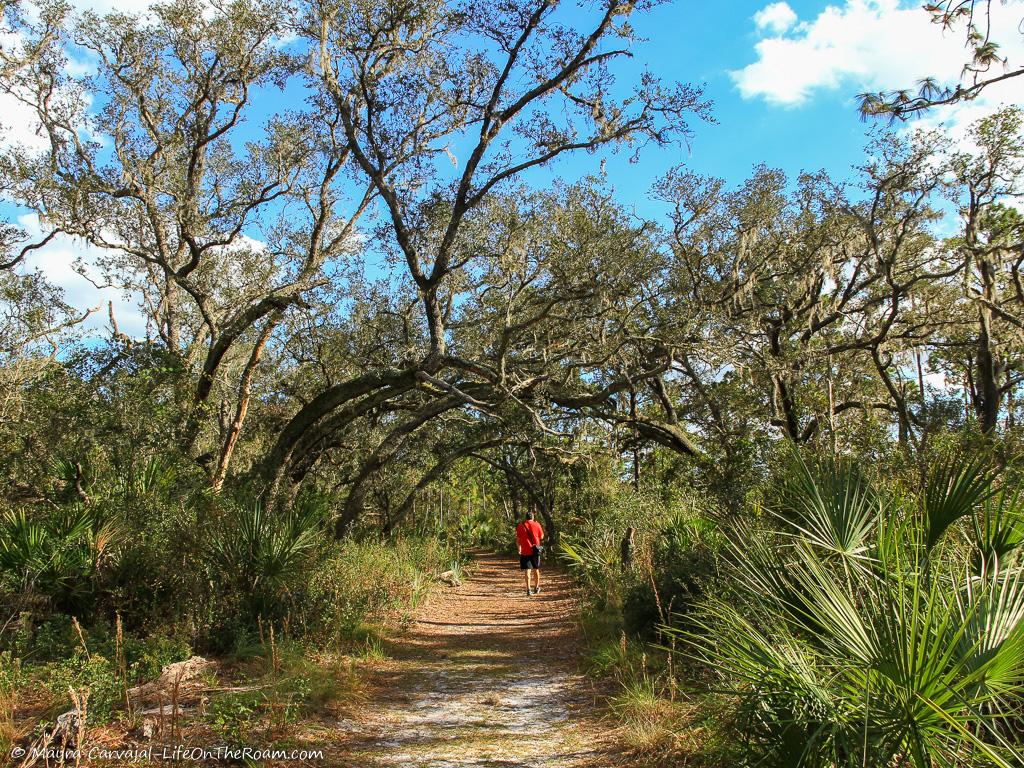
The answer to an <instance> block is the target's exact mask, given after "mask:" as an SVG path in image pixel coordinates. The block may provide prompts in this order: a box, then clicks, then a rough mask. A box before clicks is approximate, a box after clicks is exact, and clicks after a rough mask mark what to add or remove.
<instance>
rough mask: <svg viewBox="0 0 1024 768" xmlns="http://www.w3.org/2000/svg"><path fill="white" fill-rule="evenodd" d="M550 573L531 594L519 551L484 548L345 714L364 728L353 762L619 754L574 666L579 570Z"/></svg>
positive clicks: (561, 763)
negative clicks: (368, 696)
mask: <svg viewBox="0 0 1024 768" xmlns="http://www.w3.org/2000/svg"><path fill="white" fill-rule="evenodd" d="M542 579H543V580H542V584H541V586H542V589H541V593H540V594H539V595H534V596H530V597H527V596H526V594H525V586H524V584H523V577H522V572H521V571H520V570H519V567H518V560H517V559H515V558H513V557H503V556H500V555H496V554H480V555H478V556H477V559H476V563H475V565H474V568H473V570H472V573H471V575H470V577H469V579H468V580H467V581H466V583H464V584H463V585H462V586H460V587H455V588H444V589H443V590H441V591H440V592H439V593H438V594H437V595H435V596H434V597H432V598H431V600H430V601H429V602H428V604H427V605H425V606H423V607H422V609H421V610H420V611H418V612H417V614H416V616H415V617H414V623H413V625H412V626H411V627H410V628H409V630H408V631H407V632H404V633H402V634H401V635H400V636H398V637H396V638H394V639H393V640H392V641H390V642H389V643H388V650H389V653H390V655H391V657H392V658H391V660H390V661H389V662H387V663H386V664H384V665H382V666H383V668H382V669H381V670H380V671H379V672H378V674H377V675H376V680H375V682H376V691H377V693H376V695H375V696H374V699H373V700H372V701H371V702H369V703H368V705H367V707H366V708H365V709H364V711H365V715H366V716H365V719H361V720H360V721H359V722H358V723H355V724H352V723H349V724H346V730H350V731H352V732H353V733H354V734H356V735H358V736H359V738H358V740H357V745H356V746H355V747H354V750H353V754H352V758H353V759H354V760H355V763H354V764H356V765H359V766H365V768H371V767H381V768H382V767H383V766H402V767H403V768H421V767H422V768H426V767H427V766H430V767H431V768H448V767H451V768H461V767H462V766H480V767H486V766H517V767H519V768H556V767H557V768H596V766H608V765H613V764H615V762H616V761H615V760H614V759H613V757H612V755H611V753H610V751H609V743H608V733H607V730H608V729H607V728H606V727H605V726H603V725H602V724H600V723H599V722H597V720H596V718H595V717H594V715H593V712H592V705H593V697H592V695H591V692H590V688H589V686H588V685H587V683H586V681H585V680H584V679H583V677H582V676H581V675H580V674H579V672H578V670H577V668H576V661H577V659H578V647H579V637H578V628H577V623H576V617H577V615H578V605H577V602H576V598H575V595H574V592H573V588H572V582H571V579H569V577H568V576H567V575H566V574H565V573H562V572H559V571H557V570H554V569H545V570H542ZM353 726H355V727H353ZM524 734H529V736H527V737H525V738H524Z"/></svg>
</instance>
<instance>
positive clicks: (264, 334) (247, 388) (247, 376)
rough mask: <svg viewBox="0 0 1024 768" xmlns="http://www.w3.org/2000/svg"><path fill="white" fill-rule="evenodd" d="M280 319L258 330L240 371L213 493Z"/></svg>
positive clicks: (221, 480) (224, 471) (220, 481)
mask: <svg viewBox="0 0 1024 768" xmlns="http://www.w3.org/2000/svg"><path fill="white" fill-rule="evenodd" d="M280 319H281V315H280V314H275V315H274V316H273V317H271V318H270V319H269V320H268V321H267V324H266V326H264V328H263V330H262V331H261V332H260V335H259V338H258V339H256V344H255V346H253V348H252V352H251V353H250V354H249V360H248V362H246V364H245V369H244V370H243V371H242V379H241V381H240V382H239V383H238V404H237V405H236V406H235V416H234V418H233V419H232V420H231V425H230V426H229V427H228V433H227V438H226V439H225V440H224V444H223V445H222V446H221V450H220V459H219V460H218V461H217V468H216V469H215V470H214V472H213V483H212V485H213V492H214V493H220V489H221V487H222V486H223V485H224V478H225V477H226V476H227V473H228V466H229V465H230V464H231V457H232V456H233V455H234V453H235V445H236V444H237V443H238V437H239V435H241V433H242V424H243V423H244V422H245V417H246V414H248V412H249V395H250V392H251V389H252V379H253V376H254V375H255V373H256V366H257V365H259V362H260V358H261V357H262V356H263V350H264V349H265V348H266V346H267V342H268V341H269V340H270V336H271V334H272V333H273V332H274V328H275V327H276V326H277V324H278V322H279V321H280Z"/></svg>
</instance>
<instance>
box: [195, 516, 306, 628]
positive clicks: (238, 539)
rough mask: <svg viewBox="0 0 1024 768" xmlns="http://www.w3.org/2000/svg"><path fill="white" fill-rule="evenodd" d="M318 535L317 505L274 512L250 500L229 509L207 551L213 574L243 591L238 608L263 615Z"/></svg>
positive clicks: (285, 589) (302, 562)
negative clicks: (279, 512) (241, 605)
mask: <svg viewBox="0 0 1024 768" xmlns="http://www.w3.org/2000/svg"><path fill="white" fill-rule="evenodd" d="M321 540H322V516H321V513H320V511H319V510H317V509H315V508H312V507H300V508H297V509H295V510H294V511H293V512H291V513H281V514H276V515H275V514H271V513H269V512H268V511H267V510H266V509H265V508H264V507H263V506H262V505H260V504H254V505H250V506H239V507H234V508H232V509H231V510H230V512H229V514H228V516H227V518H226V519H225V520H224V521H223V529H222V530H221V531H219V532H218V535H216V536H214V537H212V541H211V544H210V549H209V552H208V555H209V559H210V561H211V564H212V565H213V568H214V571H215V572H216V573H217V574H218V578H219V579H220V580H222V581H223V582H225V585H228V584H230V586H232V587H234V588H235V589H237V590H238V591H239V592H240V593H241V594H242V595H244V596H245V601H244V602H245V606H243V608H244V610H246V611H247V612H250V613H251V614H252V617H256V616H263V617H265V618H269V617H270V616H271V615H272V614H273V613H274V612H275V609H276V607H277V606H279V604H280V603H281V601H282V599H283V598H284V596H285V595H286V593H287V592H288V591H289V588H290V585H292V584H293V583H295V581H296V580H297V577H298V575H299V574H300V573H301V572H302V570H303V569H304V568H305V567H306V566H307V565H308V564H309V562H310V559H311V558H312V557H313V556H314V555H315V554H316V551H317V549H318V544H319V543H320V542H321Z"/></svg>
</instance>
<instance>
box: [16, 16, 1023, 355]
mask: <svg viewBox="0 0 1024 768" xmlns="http://www.w3.org/2000/svg"><path fill="white" fill-rule="evenodd" d="M147 4H148V3H147V0H119V2H116V3H115V2H113V0H79V2H78V3H77V5H78V6H79V7H91V8H94V9H96V10H99V11H103V10H109V9H110V8H112V7H114V6H115V5H116V7H117V8H118V9H119V10H128V11H131V10H139V11H141V10H144V9H145V7H146V6H147ZM566 5H567V6H568V8H569V11H568V12H569V13H577V11H575V10H573V4H572V2H571V1H570V2H568V3H567V4H566ZM992 7H993V13H994V14H995V19H994V25H993V34H994V37H995V39H996V40H997V41H998V42H1000V43H1001V44H1002V50H1003V52H1004V54H1005V55H1006V56H1007V57H1008V58H1009V62H1010V66H1011V67H1012V66H1020V65H1021V63H1022V62H1024V35H1022V34H1021V32H1020V31H1019V26H1018V25H1019V23H1020V21H1021V19H1024V0H1010V2H1007V3H1005V4H1004V3H1001V2H997V3H993V6H992ZM631 24H632V25H633V26H634V27H635V28H636V30H637V33H638V35H639V36H640V37H641V38H646V40H645V41H644V42H639V43H637V44H636V45H635V46H634V48H633V52H634V58H633V60H632V61H631V62H630V63H628V65H627V71H626V72H623V74H622V75H621V82H623V83H627V82H628V81H629V79H630V72H631V73H632V75H634V76H635V75H636V74H637V73H638V72H639V71H640V70H641V69H643V68H647V69H650V70H651V71H652V72H654V73H655V74H657V75H658V76H660V77H661V78H663V79H664V80H670V81H671V80H678V81H683V82H691V83H704V84H705V86H706V95H707V97H708V98H710V99H711V100H712V101H713V102H714V108H713V114H714V117H715V119H716V122H715V123H713V124H709V123H702V122H696V123H694V126H693V127H694V136H693V138H692V141H691V143H690V146H689V147H685V146H676V147H668V148H654V147H649V148H647V149H646V150H645V151H644V152H643V154H642V155H641V157H640V162H639V163H637V164H630V163H629V162H628V155H629V153H628V152H624V153H622V154H620V155H618V156H614V157H609V158H608V159H607V163H606V172H607V176H608V180H609V182H610V183H611V184H612V186H613V187H614V188H615V189H616V191H617V193H618V194H619V196H620V197H621V198H622V199H624V200H626V201H629V202H631V203H632V204H633V205H635V206H636V207H637V209H638V211H639V212H641V213H651V212H653V211H654V210H656V209H655V208H654V207H652V206H651V204H650V203H649V202H648V201H647V193H648V190H649V189H650V186H651V184H652V183H653V182H654V181H655V179H657V177H658V176H660V175H661V174H662V173H664V172H665V170H667V169H668V168H669V167H671V166H674V165H677V164H680V163H683V164H685V165H687V166H688V167H689V168H690V169H692V170H695V171H697V172H700V173H705V174H709V175H714V176H720V177H723V178H725V179H726V181H727V182H728V183H729V184H730V185H731V186H735V185H738V184H740V183H742V181H743V180H744V179H746V178H747V177H748V176H749V175H750V174H751V171H752V169H753V168H754V166H755V165H757V164H758V163H765V164H767V165H769V166H772V167H778V168H781V169H783V170H784V171H786V172H787V173H788V174H789V175H790V176H791V177H792V176H795V175H796V174H797V173H799V172H800V171H801V170H809V171H815V170H818V169H825V170H826V171H828V172H829V173H830V174H831V175H833V176H834V177H839V178H842V177H845V176H848V175H849V174H850V168H851V166H853V165H855V164H857V163H859V162H860V161H861V159H862V158H863V147H864V145H865V143H866V141H867V136H868V131H869V130H870V128H871V125H870V124H865V123H862V122H861V121H860V119H859V116H858V114H857V110H856V98H855V97H856V94H857V93H859V92H861V91H865V90H880V89H891V88H896V87H901V86H908V85H911V84H913V82H914V81H915V80H917V79H919V78H921V77H924V76H926V75H935V76H938V77H939V79H940V80H943V81H945V82H955V80H956V78H957V77H958V75H959V72H960V69H961V67H962V65H963V62H964V60H965V57H966V53H965V50H964V48H963V42H964V41H963V37H962V35H961V34H956V35H951V34H945V35H944V34H943V33H942V31H941V30H940V29H939V28H938V27H936V26H935V25H933V24H931V23H930V20H929V17H928V14H927V13H925V12H924V11H922V10H921V9H920V7H919V3H917V2H911V3H907V2H899V0H834V2H832V3H831V4H830V3H826V2H820V1H819V0H788V1H787V2H780V1H777V0H776V1H771V0H762V1H761V2H738V1H729V0H725V1H724V2H719V3H701V2H696V1H693V0H683V1H679V2H668V3H665V4H663V5H661V6H660V7H657V8H656V9H654V10H653V11H652V12H650V13H647V14H636V15H635V16H634V17H633V18H632V19H631ZM0 102H2V99H0ZM275 103H279V98H278V99H276V100H275V101H273V102H270V104H268V105H261V107H262V106H266V109H268V110H269V109H273V108H274V104H275ZM1008 103H1016V104H1021V103H1024V77H1021V78H1015V79H1013V80H1010V81H1007V82H1006V84H1004V85H1002V86H1000V87H999V88H998V89H996V88H993V89H991V90H990V91H986V92H985V93H984V96H983V97H982V98H980V99H979V100H977V101H975V102H972V103H970V104H965V105H959V106H955V107H948V108H943V109H941V110H936V111H934V112H931V113H929V114H928V115H926V116H925V117H924V118H922V119H921V120H918V121H916V123H915V125H918V126H927V127H935V126H939V125H941V126H944V128H945V129H946V130H948V131H950V132H952V133H953V134H954V135H956V134H958V133H962V132H963V131H964V130H965V128H966V126H967V125H968V124H969V123H970V122H972V121H973V120H975V119H977V118H978V117H980V116H982V115H984V114H987V113H989V112H991V111H993V110H994V109H996V108H997V107H998V106H1000V105H1001V104H1008ZM261 111H262V110H261ZM0 115H3V116H4V117H3V122H4V123H6V125H7V126H8V127H9V128H10V130H8V131H7V132H6V133H5V134H4V135H3V136H2V137H0V141H13V140H18V139H19V137H21V138H24V139H25V140H28V141H31V139H32V136H31V131H30V130H29V129H28V126H27V122H26V120H24V119H19V116H18V110H17V109H16V108H14V107H12V105H10V104H4V103H0ZM913 127H914V126H913V125H912V126H901V127H900V130H911V129H912V128H913ZM599 162H600V160H599V158H595V157H594V156H591V155H580V156H577V157H575V158H572V159H569V160H565V161H562V162H560V163H559V164H558V165H556V166H555V167H553V168H551V169H548V170H546V171H544V172H542V175H547V176H549V177H550V176H551V175H557V176H561V177H563V178H565V179H567V180H572V179H575V178H578V177H580V176H583V175H585V174H588V173H596V172H597V171H598V168H599ZM540 177H541V176H540V175H538V177H536V178H535V180H539V179H540ZM30 223H31V222H30ZM76 258H78V259H81V260H82V261H84V262H85V263H86V264H92V263H94V262H95V259H96V253H95V252H94V251H91V250H90V249H89V248H88V247H86V246H84V245H82V244H81V243H77V242H74V241H70V240H68V239H66V238H65V239H63V240H58V241H55V242H54V244H53V245H52V246H51V247H50V248H48V249H47V250H45V251H43V252H39V253H37V254H34V256H33V259H32V263H31V264H30V265H28V266H29V267H30V268H39V269H41V270H42V271H44V272H45V273H46V274H47V275H48V276H49V277H50V279H51V280H52V281H53V282H55V283H56V284H58V285H60V286H62V287H63V288H64V290H65V292H66V295H67V298H68V300H69V301H70V303H72V304H74V305H76V306H78V307H82V308H84V307H87V306H95V305H96V304H97V302H98V301H100V300H103V301H105V300H107V299H110V300H114V301H115V304H116V306H117V313H118V317H119V320H120V321H121V325H122V328H123V329H124V330H127V331H128V332H129V333H133V334H136V335H141V334H142V333H143V332H144V331H143V326H142V323H143V322H144V321H143V318H142V315H141V313H139V311H138V309H137V308H136V307H133V306H132V301H131V299H130V298H124V297H121V296H120V294H119V293H118V291H117V290H116V289H112V288H106V289H97V288H95V287H94V286H93V285H92V284H90V283H89V282H88V281H86V280H84V278H82V277H81V276H79V275H77V274H76V273H75V271H74V269H73V268H72V263H73V262H74V260H75V259H76ZM95 322H96V324H97V327H101V326H102V325H103V322H104V320H103V318H102V317H100V316H97V319H96V321H95Z"/></svg>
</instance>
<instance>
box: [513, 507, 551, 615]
mask: <svg viewBox="0 0 1024 768" xmlns="http://www.w3.org/2000/svg"><path fill="white" fill-rule="evenodd" d="M543 540H544V529H543V528H541V527H540V523H538V522H537V521H536V520H534V519H533V512H527V513H526V519H525V520H523V522H521V523H520V524H519V525H517V526H516V541H518V542H519V567H520V568H521V569H522V571H523V575H524V576H526V594H527V595H536V594H537V593H538V592H540V543H541V541H543ZM531 571H533V588H532V589H531V588H530V572H531Z"/></svg>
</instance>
